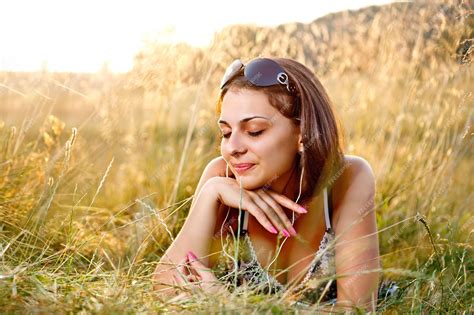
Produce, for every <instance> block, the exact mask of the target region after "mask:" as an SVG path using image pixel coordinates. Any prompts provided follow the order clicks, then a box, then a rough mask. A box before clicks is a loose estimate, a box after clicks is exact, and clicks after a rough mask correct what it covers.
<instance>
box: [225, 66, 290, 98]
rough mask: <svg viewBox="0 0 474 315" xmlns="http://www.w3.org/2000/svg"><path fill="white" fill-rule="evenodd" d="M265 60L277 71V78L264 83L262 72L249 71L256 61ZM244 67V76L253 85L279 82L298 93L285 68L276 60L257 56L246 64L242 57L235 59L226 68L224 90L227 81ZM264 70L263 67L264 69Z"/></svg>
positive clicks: (261, 85)
mask: <svg viewBox="0 0 474 315" xmlns="http://www.w3.org/2000/svg"><path fill="white" fill-rule="evenodd" d="M261 62H265V63H267V69H266V70H268V68H269V67H272V69H270V70H273V72H276V73H275V75H276V77H275V78H270V81H269V82H267V81H268V79H267V80H266V81H265V82H264V83H259V80H260V78H261V76H262V72H261V71H258V72H257V73H255V74H251V73H249V70H248V69H249V68H250V67H251V66H252V65H256V63H261ZM242 69H244V77H245V78H246V79H247V80H248V81H249V82H250V83H252V84H253V85H255V86H259V87H265V86H273V85H277V84H282V85H285V86H286V89H287V90H288V92H290V93H291V94H293V95H295V94H296V88H295V87H294V86H293V85H292V84H290V80H289V77H288V74H287V73H286V72H285V70H284V69H283V68H282V67H281V66H280V65H279V64H278V63H277V62H276V61H274V60H272V59H268V58H255V59H252V60H251V61H249V62H248V63H247V64H246V65H245V64H243V63H242V61H240V59H235V60H234V61H233V62H232V63H231V64H230V65H229V66H228V67H227V69H226V71H225V73H224V76H223V77H222V80H221V84H220V89H221V90H222V89H223V88H224V87H225V86H226V85H227V83H229V82H230V81H231V80H232V79H233V78H234V77H235V76H236V75H237V74H238V73H240V72H241V71H242ZM262 70H263V69H262Z"/></svg>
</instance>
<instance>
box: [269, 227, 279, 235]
mask: <svg viewBox="0 0 474 315" xmlns="http://www.w3.org/2000/svg"><path fill="white" fill-rule="evenodd" d="M270 231H271V232H272V233H273V234H278V231H277V230H276V229H275V228H274V227H273V226H272V228H271V229H270Z"/></svg>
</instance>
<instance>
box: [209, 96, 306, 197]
mask: <svg viewBox="0 0 474 315" xmlns="http://www.w3.org/2000/svg"><path fill="white" fill-rule="evenodd" d="M218 124H219V128H220V129H221V133H222V141H221V154H222V156H223V157H224V159H225V160H226V161H227V163H228V164H229V167H230V168H231V170H232V173H233V174H235V177H236V179H237V180H239V179H240V180H242V186H243V188H245V189H248V190H251V189H256V188H260V187H262V186H269V187H270V186H271V187H272V188H273V189H275V188H277V187H279V186H281V185H282V183H283V182H284V183H286V181H287V180H288V178H289V176H290V175H291V171H292V168H293V166H294V163H295V158H296V154H297V150H298V141H299V139H300V138H299V135H300V133H299V128H298V127H297V126H295V125H294V124H292V122H291V120H290V119H288V118H286V117H285V116H283V115H282V114H281V113H280V111H279V110H277V109H276V108H274V107H273V106H272V105H271V104H270V102H269V101H268V98H267V96H266V95H265V94H264V93H263V92H260V91H255V90H248V89H240V90H237V89H232V88H231V89H229V91H227V93H226V94H225V96H224V99H223V100H222V107H221V115H220V118H219V121H218ZM239 163H251V164H255V165H253V166H252V167H251V168H250V169H247V170H245V171H243V172H242V171H241V172H239V171H238V169H236V166H235V164H239ZM277 190H278V188H277Z"/></svg>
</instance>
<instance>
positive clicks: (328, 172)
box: [216, 58, 344, 205]
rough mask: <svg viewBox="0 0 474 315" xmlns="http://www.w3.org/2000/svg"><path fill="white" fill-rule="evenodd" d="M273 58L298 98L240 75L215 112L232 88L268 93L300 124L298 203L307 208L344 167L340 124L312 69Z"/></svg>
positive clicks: (280, 88) (222, 95) (229, 85)
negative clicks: (258, 84) (301, 146)
mask: <svg viewBox="0 0 474 315" xmlns="http://www.w3.org/2000/svg"><path fill="white" fill-rule="evenodd" d="M270 59H273V60H274V61H276V62H277V63H278V64H279V65H280V66H281V67H282V68H283V69H284V70H285V71H286V73H287V74H288V76H289V79H290V83H292V84H293V85H294V86H295V87H296V95H294V94H291V93H289V92H288V91H287V89H286V87H285V86H283V85H274V86H269V87H258V86H255V85H253V84H252V83H250V82H249V81H247V79H246V78H245V77H244V76H243V73H240V74H239V75H237V76H235V77H234V78H232V80H231V81H229V83H228V84H227V85H226V86H225V87H224V88H223V89H222V90H221V91H220V94H219V98H218V101H217V104H216V112H217V114H220V112H221V108H222V100H223V99H224V96H225V94H226V92H227V91H228V90H229V89H230V88H233V89H249V90H257V91H262V92H263V93H265V95H267V97H268V100H269V102H270V104H271V105H272V106H273V107H274V108H276V109H277V110H279V111H280V112H281V113H282V115H284V116H285V117H287V118H289V119H291V120H292V122H293V123H294V124H297V125H298V124H299V126H300V131H301V136H302V141H303V148H304V151H303V154H302V155H299V154H298V157H297V158H296V163H297V170H298V174H301V169H302V167H303V166H304V176H303V184H302V192H301V197H300V202H299V203H300V204H303V205H305V204H307V203H309V202H310V201H311V199H312V197H313V196H317V195H319V193H321V191H322V189H323V188H324V187H325V186H326V185H328V184H329V185H332V183H333V182H334V181H335V178H334V177H335V176H337V174H338V172H339V170H340V169H341V167H342V166H343V164H344V150H343V146H344V143H343V142H344V139H343V135H342V132H341V127H340V126H341V124H340V121H339V120H338V119H337V118H336V115H335V112H334V110H333V104H332V102H331V100H330V98H329V96H328V94H327V92H326V90H325V89H324V87H323V85H322V84H321V82H320V81H319V80H318V78H317V77H316V76H315V75H314V73H313V72H312V71H311V70H310V69H308V68H307V67H306V66H304V65H303V64H301V63H299V62H297V61H295V60H293V59H287V58H270ZM298 178H299V175H298Z"/></svg>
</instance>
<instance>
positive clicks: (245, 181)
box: [236, 176, 267, 190]
mask: <svg viewBox="0 0 474 315" xmlns="http://www.w3.org/2000/svg"><path fill="white" fill-rule="evenodd" d="M236 179H237V182H238V183H239V181H240V180H242V188H244V189H246V190H254V189H258V188H262V187H263V186H265V184H266V183H267V182H266V181H262V180H259V179H257V178H254V177H252V176H248V177H247V176H242V177H240V178H239V177H237V178H236Z"/></svg>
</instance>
